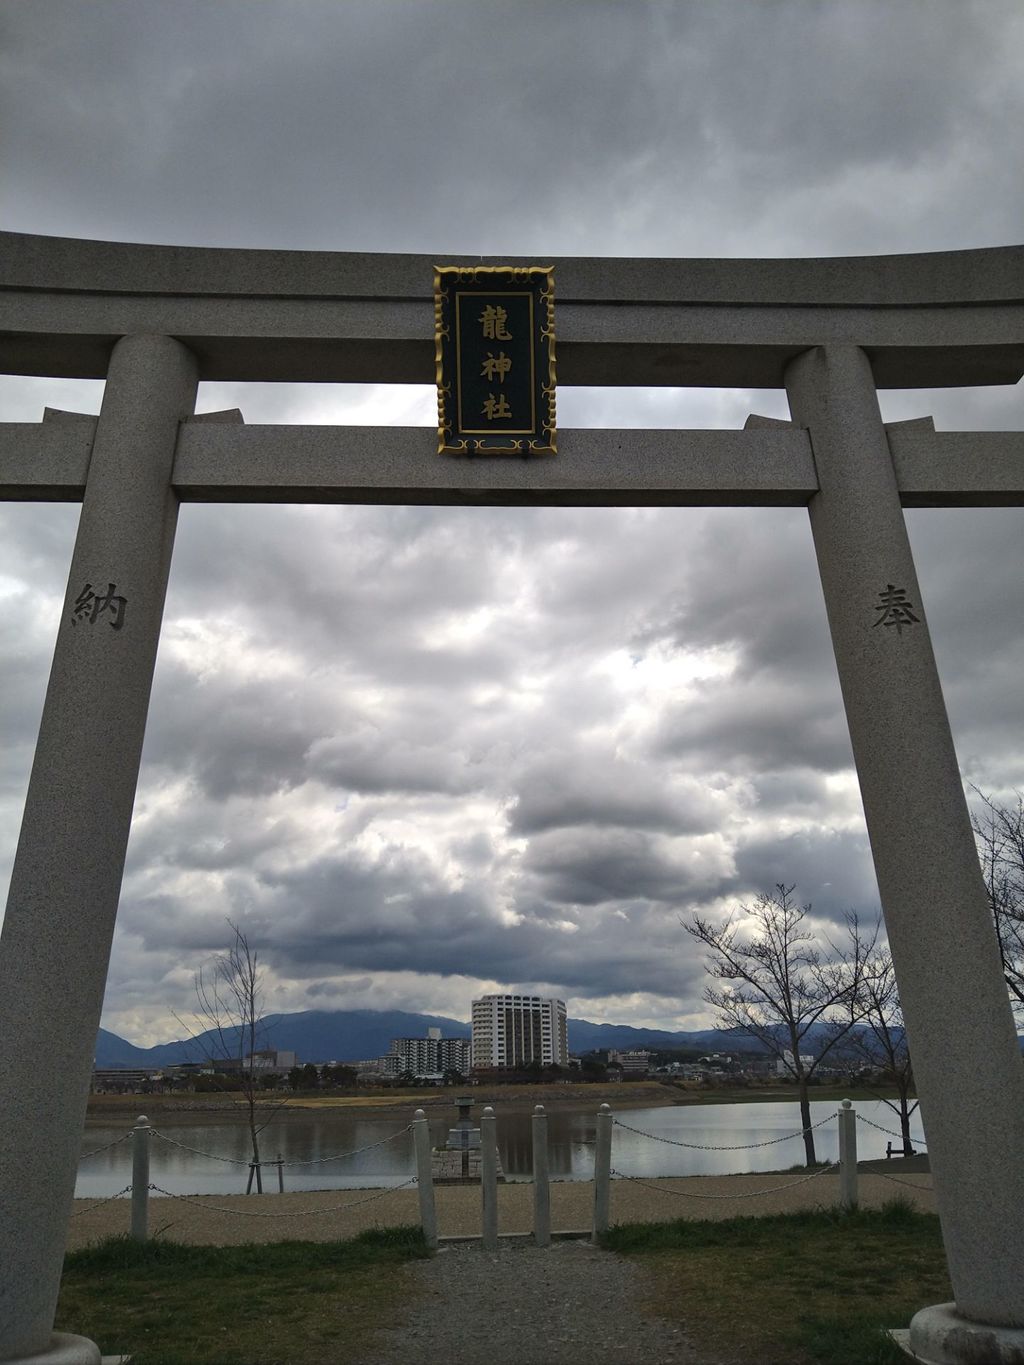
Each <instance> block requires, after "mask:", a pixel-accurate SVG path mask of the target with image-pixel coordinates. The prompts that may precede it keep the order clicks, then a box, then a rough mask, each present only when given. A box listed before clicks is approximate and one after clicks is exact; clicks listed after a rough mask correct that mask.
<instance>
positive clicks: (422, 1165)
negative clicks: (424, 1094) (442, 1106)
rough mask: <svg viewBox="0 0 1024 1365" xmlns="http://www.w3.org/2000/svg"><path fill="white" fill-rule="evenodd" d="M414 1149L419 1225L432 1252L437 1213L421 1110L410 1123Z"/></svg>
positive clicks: (423, 1115)
mask: <svg viewBox="0 0 1024 1365" xmlns="http://www.w3.org/2000/svg"><path fill="white" fill-rule="evenodd" d="M412 1135H413V1142H414V1144H415V1147H416V1187H417V1190H418V1191H419V1196H420V1224H421V1226H422V1228H423V1237H424V1240H425V1241H426V1244H427V1246H428V1247H430V1249H431V1250H432V1251H436V1250H437V1211H436V1210H435V1208H434V1180H433V1176H432V1174H431V1170H430V1126H429V1124H428V1123H427V1116H426V1114H425V1113H424V1112H423V1110H422V1109H417V1110H416V1113H415V1115H414V1116H413V1121H412Z"/></svg>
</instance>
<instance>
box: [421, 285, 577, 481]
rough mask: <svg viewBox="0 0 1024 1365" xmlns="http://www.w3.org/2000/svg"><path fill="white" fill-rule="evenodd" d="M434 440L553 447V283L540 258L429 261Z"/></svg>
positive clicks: (447, 448)
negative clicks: (527, 261) (534, 262)
mask: <svg viewBox="0 0 1024 1365" xmlns="http://www.w3.org/2000/svg"><path fill="white" fill-rule="evenodd" d="M434 340H435V348H436V349H435V353H436V359H437V448H438V451H439V452H442V453H443V452H449V453H451V454H457V455H553V454H554V453H555V289H554V272H553V271H552V270H551V269H550V268H549V267H546V266H513V265H501V266H493V265H486V266H485V265H476V266H474V265H466V266H448V265H441V266H435V268H434Z"/></svg>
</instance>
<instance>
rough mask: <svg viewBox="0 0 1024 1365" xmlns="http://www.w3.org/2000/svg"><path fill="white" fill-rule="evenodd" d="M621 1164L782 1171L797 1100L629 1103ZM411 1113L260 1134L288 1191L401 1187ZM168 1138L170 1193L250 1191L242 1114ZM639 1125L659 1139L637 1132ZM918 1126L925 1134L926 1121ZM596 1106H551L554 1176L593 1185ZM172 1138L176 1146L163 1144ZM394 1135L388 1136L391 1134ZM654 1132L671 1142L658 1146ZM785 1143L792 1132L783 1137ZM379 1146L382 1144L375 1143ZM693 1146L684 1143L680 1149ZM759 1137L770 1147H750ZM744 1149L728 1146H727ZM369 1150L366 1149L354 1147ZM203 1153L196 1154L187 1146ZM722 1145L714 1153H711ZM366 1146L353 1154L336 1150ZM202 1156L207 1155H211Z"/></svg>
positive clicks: (795, 1143) (97, 1163)
mask: <svg viewBox="0 0 1024 1365" xmlns="http://www.w3.org/2000/svg"><path fill="white" fill-rule="evenodd" d="M856 1109H857V1111H858V1113H859V1114H861V1115H862V1116H864V1117H866V1118H869V1119H873V1120H874V1121H875V1122H876V1123H878V1124H881V1125H882V1127H883V1128H887V1129H890V1130H892V1129H894V1128H895V1127H896V1120H895V1115H894V1114H893V1113H892V1111H891V1110H890V1109H889V1108H888V1107H887V1106H886V1105H884V1104H883V1103H882V1102H881V1101H874V1102H862V1103H858V1104H857V1105H856ZM495 1110H496V1113H497V1116H498V1146H499V1149H500V1153H501V1162H502V1166H503V1168H504V1171H505V1175H506V1178H507V1179H509V1180H525V1179H529V1177H530V1172H531V1170H532V1163H533V1142H532V1130H531V1115H530V1114H529V1113H528V1112H513V1111H509V1112H507V1113H506V1112H503V1110H502V1107H501V1105H500V1103H499V1104H496V1105H495ZM453 1114H454V1110H450V1109H447V1108H446V1109H444V1110H442V1111H441V1112H440V1113H439V1114H437V1115H432V1116H431V1117H430V1120H429V1126H430V1138H431V1142H432V1143H433V1144H434V1145H435V1146H443V1145H444V1142H445V1140H446V1138H447V1136H448V1130H449V1129H450V1128H451V1126H452V1123H453V1121H454V1119H453ZM616 1117H617V1119H618V1120H619V1123H618V1124H617V1126H616V1128H615V1132H614V1137H613V1141H612V1162H613V1164H614V1165H615V1167H616V1168H617V1169H618V1170H620V1171H623V1172H624V1173H626V1174H629V1175H641V1176H668V1175H722V1174H729V1173H731V1172H736V1171H770V1170H784V1169H786V1168H787V1167H789V1166H794V1165H797V1164H798V1163H801V1162H803V1160H804V1147H803V1140H802V1139H801V1138H800V1137H799V1136H796V1137H793V1136H790V1135H791V1134H793V1133H794V1132H796V1131H797V1130H798V1129H799V1127H800V1117H799V1110H798V1108H797V1106H796V1104H794V1103H790V1102H784V1101H774V1102H771V1103H765V1104H708V1105H692V1106H685V1107H684V1106H666V1107H663V1108H656V1109H624V1110H622V1111H621V1112H619V1113H618V1114H617V1115H616ZM410 1118H411V1114H410V1115H409V1116H408V1117H406V1116H402V1117H400V1118H380V1117H376V1118H369V1117H360V1116H359V1115H357V1114H353V1113H351V1112H345V1111H338V1112H333V1113H332V1112H330V1111H324V1110H319V1111H314V1110H298V1109H295V1110H291V1111H288V1110H286V1111H284V1112H283V1113H282V1114H281V1116H280V1117H278V1118H275V1119H274V1120H273V1121H272V1122H271V1123H270V1124H269V1125H268V1126H267V1128H266V1129H265V1130H264V1132H263V1134H262V1135H261V1138H260V1145H261V1154H262V1157H263V1159H264V1161H273V1160H275V1159H276V1158H277V1156H278V1154H280V1156H281V1157H282V1158H283V1159H284V1161H285V1162H286V1163H297V1164H292V1165H287V1164H286V1166H285V1189H287V1190H304V1189H305V1190H325V1189H359V1188H366V1187H371V1186H379V1187H383V1186H388V1185H400V1184H402V1183H403V1182H404V1181H406V1180H408V1179H409V1177H410V1176H411V1175H412V1174H413V1171H414V1167H415V1162H414V1158H413V1147H412V1134H411V1133H410V1132H409V1131H408V1123H409V1119H410ZM811 1122H812V1123H815V1124H817V1123H819V1122H821V1126H820V1127H819V1128H817V1130H816V1132H815V1142H816V1147H817V1155H818V1157H819V1159H822V1160H828V1161H835V1160H837V1159H838V1150H839V1139H838V1130H837V1124H836V1106H835V1105H834V1104H833V1103H831V1102H824V1101H819V1102H816V1103H814V1104H812V1105H811ZM130 1127H131V1125H130V1124H129V1123H125V1124H124V1125H123V1126H121V1125H117V1126H115V1125H112V1124H90V1125H89V1127H88V1129H87V1130H86V1133H85V1137H84V1140H83V1143H82V1151H83V1153H86V1152H89V1151H91V1150H93V1149H96V1148H100V1147H102V1146H103V1145H104V1144H105V1143H108V1142H113V1141H115V1139H117V1138H121V1137H123V1136H124V1134H125V1133H126V1132H127V1131H129V1129H130ZM154 1127H155V1128H156V1129H157V1130H158V1131H159V1132H160V1133H162V1134H164V1135H165V1138H157V1137H154V1138H153V1140H152V1143H151V1171H150V1179H151V1181H152V1182H153V1184H155V1185H158V1186H160V1187H161V1188H162V1189H164V1190H167V1191H169V1192H170V1193H172V1194H241V1193H243V1192H244V1190H245V1185H246V1180H247V1178H248V1173H249V1168H248V1163H249V1158H250V1149H249V1138H248V1133H247V1130H246V1128H245V1126H244V1125H243V1124H242V1123H240V1122H237V1121H230V1120H229V1121H225V1122H215V1123H210V1122H199V1121H195V1120H188V1119H185V1120H183V1119H182V1118H181V1117H180V1116H178V1117H175V1118H172V1117H168V1118H167V1119H165V1120H156V1119H155V1120H154ZM857 1127H858V1133H857V1144H858V1155H859V1156H860V1157H861V1158H862V1159H868V1158H873V1157H881V1156H884V1155H885V1146H886V1142H887V1141H888V1140H889V1138H888V1136H887V1134H885V1133H883V1132H880V1131H878V1130H877V1129H875V1128H872V1127H870V1126H869V1125H867V1124H865V1123H859V1124H858V1126H857ZM631 1129H638V1130H641V1131H642V1132H643V1133H644V1134H650V1135H652V1136H651V1137H647V1136H640V1135H639V1134H638V1133H635V1132H632V1131H630V1130H631ZM912 1131H913V1134H914V1137H915V1140H916V1141H917V1142H921V1141H923V1139H922V1138H921V1126H920V1119H919V1117H918V1116H917V1115H915V1117H914V1122H913V1125H912ZM595 1133H596V1105H595V1106H594V1107H593V1108H589V1107H588V1110H587V1111H584V1112H580V1111H579V1110H566V1109H563V1110H558V1109H552V1110H549V1112H548V1152H549V1156H548V1160H549V1165H550V1170H551V1175H552V1178H554V1179H558V1180H589V1179H590V1178H591V1177H592V1175H593V1168H594V1146H593V1144H594V1138H595ZM166 1139H170V1141H168V1140H166ZM385 1139H391V1140H390V1141H385ZM656 1139H668V1141H658V1140H656ZM777 1139H783V1140H781V1141H779V1140H777ZM378 1144H380V1145H378ZM683 1144H685V1145H683ZM751 1144H761V1145H753V1146H752V1145H751ZM730 1147H733V1148H737V1149H739V1150H733V1151H729V1150H721V1149H722V1148H730ZM364 1148H365V1149H369V1150H358V1151H357V1149H364ZM188 1149H194V1150H188ZM713 1149H714V1150H713ZM352 1151H357V1154H356V1155H354V1156H349V1157H346V1158H345V1159H344V1160H334V1159H326V1158H335V1157H337V1155H338V1154H339V1153H346V1152H352ZM204 1154H205V1155H204ZM131 1165H132V1155H131V1141H130V1140H129V1141H125V1142H121V1143H119V1144H118V1145H117V1146H115V1147H111V1148H109V1149H108V1150H107V1151H104V1152H99V1153H98V1154H97V1155H96V1156H94V1157H88V1158H86V1159H84V1160H83V1161H82V1163H81V1165H80V1167H79V1177H78V1183H77V1186H76V1190H75V1193H76V1194H77V1195H78V1196H79V1197H80V1198H89V1199H101V1198H105V1197H106V1196H108V1195H111V1194H114V1193H115V1192H116V1191H118V1190H120V1189H123V1188H124V1186H125V1185H127V1184H129V1183H130V1181H131ZM263 1181H264V1188H265V1189H267V1190H276V1189H277V1171H276V1169H274V1168H273V1167H264V1172H263Z"/></svg>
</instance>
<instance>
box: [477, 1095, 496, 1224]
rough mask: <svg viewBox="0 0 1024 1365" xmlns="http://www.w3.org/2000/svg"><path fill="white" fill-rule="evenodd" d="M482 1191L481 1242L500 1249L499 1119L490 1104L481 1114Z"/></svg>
mask: <svg viewBox="0 0 1024 1365" xmlns="http://www.w3.org/2000/svg"><path fill="white" fill-rule="evenodd" d="M480 1193H481V1197H482V1201H483V1225H482V1227H481V1242H482V1244H483V1248H484V1250H485V1251H497V1249H498V1142H497V1121H496V1119H495V1117H494V1110H493V1109H492V1108H491V1106H490V1105H488V1106H487V1108H486V1109H485V1110H484V1112H483V1113H482V1114H481V1116H480Z"/></svg>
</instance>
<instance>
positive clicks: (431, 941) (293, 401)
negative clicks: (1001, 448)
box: [0, 0, 1024, 1044]
mask: <svg viewBox="0 0 1024 1365" xmlns="http://www.w3.org/2000/svg"><path fill="white" fill-rule="evenodd" d="M0 12H2V16H3V33H2V35H0V128H2V130H3V134H2V143H0V157H2V162H0V164H2V196H0V214H2V221H0V225H2V226H3V227H4V228H6V229H10V230H16V231H21V232H34V233H46V234H54V235H64V236H73V237H92V238H102V239H111V240H124V241H137V242H164V243H174V244H185V245H203V246H248V247H301V248H313V249H323V250H346V251H347V250H351V251H373V250H382V251H410V252H423V253H438V254H442V253H444V254H455V255H458V254H460V253H464V254H465V255H466V256H467V258H468V257H473V256H477V255H480V254H484V255H507V256H510V257H515V258H517V259H521V260H522V261H524V262H537V263H544V262H545V261H546V259H547V258H548V257H552V256H573V255H609V256H754V257H757V256H831V255H851V254H855V255H856V254H876V253H884V252H896V251H901V252H902V251H907V252H909V251H934V250H948V249H954V248H966V247H977V246H999V245H1006V244H1009V243H1015V242H1019V241H1021V240H1022V237H1024V230H1022V229H1024V175H1022V164H1021V154H1020V147H1021V138H1020V132H1021V128H1022V126H1024V10H1022V8H1021V6H1020V4H1019V3H1018V0H1006V3H998V2H997V0H994V2H992V3H983V2H978V3H972V2H971V0H900V3H899V4H894V3H893V0H879V2H878V3H872V0H829V3H827V4H823V3H821V0H750V2H747V0H679V2H678V3H674V4H647V3H643V2H642V0H621V3H615V2H602V0H591V2H590V3H573V2H572V0H543V2H542V3H532V2H529V0H517V3H512V0H505V2H504V3H493V0H464V2H463V3H458V2H453V3H438V0H416V2H415V3H403V2H402V0H386V2H385V0H348V2H346V0H330V2H328V0H324V2H323V3H313V2H312V0H294V2H293V3H286V0H175V2H174V3H167V0H65V2H60V0H32V3H31V4H27V3H24V2H23V0H8V3H6V4H4V5H3V6H2V7H0ZM100 397H101V385H99V384H97V383H87V382H66V381H56V380H47V379H39V380H32V381H27V380H24V379H14V378H7V377H4V378H2V379H0V417H2V419H3V420H7V421H35V420H38V419H39V417H40V416H41V413H42V408H43V405H44V404H49V405H51V406H56V407H63V408H71V409H77V410H80V411H89V412H95V411H98V407H99V402H100ZM882 401H883V414H884V416H885V417H886V418H887V419H890V420H891V419H896V418H901V417H912V416H921V415H925V414H929V413H930V414H932V415H933V416H934V417H935V420H936V424H937V425H938V426H939V427H940V428H945V429H953V430H955V429H980V428H1020V427H1021V426H1022V425H1024V421H1022V418H1024V403H1022V392H1021V386H1017V387H1016V388H993V389H980V390H970V391H968V390H962V391H958V390H946V391H942V392H934V393H932V392H927V393H925V392H900V393H888V394H884V395H883V399H882ZM229 406H238V407H240V408H241V409H242V411H243V413H244V414H245V417H246V419H247V420H249V421H251V422H267V421H280V422H360V423H364V422H381V423H388V424H399V425H403V424H406V425H407V424H417V425H418V424H422V425H432V424H433V422H434V419H435V414H436V405H435V399H434V394H433V391H432V389H429V388H419V387H415V388H413V387H409V388H394V389H386V388H383V387H375V388H373V387H356V386H324V387H318V386H313V385H306V386H286V385H280V386H273V385H261V386H256V385H253V386H248V385H237V384H233V385H224V384H210V385H204V386H202V389H201V392H200V404H199V408H200V410H201V411H204V410H214V409H217V408H224V407H229ZM558 409H559V421H560V424H561V425H563V426H582V425H590V426H644V425H647V426H663V427H673V426H675V427H687V426H689V427H711V426H716V427H719V426H720V427H739V426H742V424H743V421H744V419H745V417H746V416H747V414H748V413H749V412H751V411H758V412H763V413H768V414H771V415H776V416H784V415H786V407H785V399H784V395H782V394H781V393H775V392H769V393H750V392H748V391H738V390H718V391H707V390H690V391H686V390H672V389H663V390H633V391H629V390H618V391H616V390H608V391H605V392H597V391H589V390H588V391H584V390H570V389H567V388H564V387H563V388H561V389H560V390H559V396H558ZM77 516H78V508H77V506H64V505H29V504H5V505H0V890H2V891H3V892H4V894H5V893H6V884H7V879H8V877H9V873H10V865H11V860H12V858H13V854H14V848H15V844H16V840H17V833H18V826H19V823H20V818H21V810H22V805H23V802H24V796H25V787H26V783H27V780H28V771H29V765H30V762H31V756H32V749H33V744H34V740H35V732H36V727H37V724H38V718H39V713H40V709H41V706H42V698H43V692H44V689H45V685H46V678H47V674H48V670H49V662H50V655H51V651H52V648H53V641H54V636H55V632H56V626H57V615H58V612H59V610H60V606H61V602H62V599H63V593H64V587H65V579H66V575H67V570H68V564H69V560H70V555H71V550H72V545H73V540H74V535H75V529H76V523H77ZM908 520H909V524H910V531H911V537H912V540H913V546H914V551H915V554H916V556H917V562H918V571H919V576H920V578H921V582H922V590H923V593H924V598H925V606H926V608H927V611H928V616H929V620H930V624H931V628H932V633H933V638H934V642H935V647H936V651H937V653H938V658H939V666H940V670H941V672H942V677H943V682H944V686H945V689H946V697H947V702H948V706H949V710H950V715H951V719H952V723H953V728H954V733H955V738H956V741H957V746H958V752H959V756H960V762H961V767H962V770H963V774H964V777H965V779H966V780H968V781H970V782H973V783H976V784H978V785H979V786H981V787H982V788H984V789H985V790H987V791H992V792H995V793H996V794H997V795H1002V796H1007V795H1009V794H1010V793H1011V792H1012V790H1013V789H1014V788H1015V787H1024V727H1022V724H1021V720H1022V716H1021V695H1022V679H1024V575H1022V572H1021V570H1022V566H1024V535H1022V532H1024V512H1022V511H1020V510H1018V509H1010V510H969V511H968V510H965V511H917V512H912V513H910V514H909V516H908ZM780 880H783V881H786V882H795V883H796V884H797V894H798V896H799V897H800V899H801V900H804V901H809V902H811V903H812V904H813V907H814V915H815V919H816V923H817V924H818V926H819V927H820V928H821V930H822V931H823V932H828V931H829V929H830V926H831V924H832V923H833V921H835V920H836V919H837V918H841V916H842V913H843V911H844V910H846V909H847V908H855V909H857V910H858V911H859V912H860V913H861V914H862V915H867V916H871V915H873V914H874V913H875V912H876V909H877V890H876V887H875V882H874V876H873V872H872V867H871V860H870V855H869V851H868V847H867V839H866V834H865V829H864V822H863V815H862V811H861V805H860V799H859V794H858V790H857V784H856V778H855V775H854V773H853V769H852V759H851V753H850V746H849V741H848V738H847V734H846V727H845V721H844V718H843V714H842V707H841V701H840V695H839V688H838V683H837V681H836V677H835V668H834V662H833V659H832V654H831V647H830V643H829V638H828V632H827V627H826V622H825V614H824V608H823V604H822V598H821V592H820V588H819V585H818V580H817V573H816V569H815V565H814V558H813V553H812V547H811V539H810V533H809V530H808V525H807V515H806V512H804V511H803V510H802V509H780V510H775V509H768V510H763V511H748V510H742V509H740V510H737V509H728V510H727V509H693V510H690V509H657V510H631V509H581V510H574V509H545V510H519V509H454V510H452V509H445V508H398V507H383V508H374V507H352V508H347V507H314V508H303V507H244V506H243V507H227V506H208V507H203V506H196V505H189V506H187V507H185V508H184V509H183V511H182V516H181V520H180V525H179V532H178V540H177V544H176V549H175V557H174V564H173V569H172V574H171V583H170V591H169V596H168V601H167V609H166V615H165V620H164V630H163V638H162V644H161V649H160V656H159V661H158V665H157V675H156V682H155V687H154V693H153V702H152V707H151V711H150V720H149V728H148V731H147V738H146V747H145V753H144V757H143V768H142V776H141V781H140V788H139V796H138V800H137V803H136V812H135V821H134V825H133V831H132V837H131V842H130V846H129V855H128V868H127V873H126V877H125V883H124V889H123V895H122V901H121V910H120V915H119V920H118V930H117V935H116V939H115V946H114V954H113V960H112V964H111V973H110V979H109V983H108V989H107V998H106V1008H105V1013H104V1024H105V1025H106V1026H107V1027H108V1028H111V1029H113V1030H114V1031H115V1032H117V1033H120V1034H122V1035H124V1036H126V1037H128V1038H130V1039H131V1040H132V1041H134V1042H137V1043H142V1044H146V1043H152V1042H157V1041H163V1040H165V1039H167V1038H168V1037H171V1036H175V1035H176V1034H177V1033H179V1032H180V1028H179V1027H178V1026H177V1025H176V1024H175V1022H174V1019H173V1017H172V1011H179V1012H180V1011H182V1010H187V1008H188V1006H189V1003H190V998H191V990H192V974H193V971H194V969H195V968H196V967H198V966H199V964H200V963H201V962H202V960H203V959H204V957H206V956H207V955H208V954H210V953H211V952H213V951H215V950H217V949H218V948H221V947H223V946H224V944H225V941H226V940H225V918H226V917H227V916H231V917H232V918H234V919H236V920H237V921H238V922H239V923H240V924H242V925H243V926H244V927H245V928H246V929H247V931H248V933H249V935H250V938H251V939H252V941H253V943H254V944H255V945H256V946H258V947H259V949H260V951H261V953H262V955H263V958H264V961H265V963H266V964H267V967H268V969H269V977H268V988H269V989H268V1002H267V1003H268V1008H269V1009H275V1010H276V1009H280V1010H300V1009H307V1008H356V1007H359V1008H367V1007H369V1008H390V1007H398V1008H406V1009H413V1010H425V1011H431V1012H437V1013H443V1014H448V1015H452V1016H454V1017H458V1018H463V1019H464V1018H467V1017H468V1013H469V1004H470V1000H471V999H472V997H473V996H474V995H476V994H479V993H481V992H483V991H485V990H494V989H505V988H515V989H520V988H523V989H525V988H537V989H540V990H542V991H544V992H551V993H554V994H558V995H560V996H562V997H564V998H565V999H566V1000H567V1002H568V1005H569V1011H570V1013H571V1014H572V1015H575V1016H582V1017H585V1018H589V1019H593V1020H609V1021H613V1022H623V1023H637V1024H656V1025H659V1026H662V1027H675V1028H687V1027H698V1026H703V1025H704V1024H706V1023H708V1022H710V1016H709V1015H708V1014H707V1013H706V1011H705V1008H704V1006H703V1005H702V1003H701V999H700V994H701V988H702V985H703V967H702V963H701V960H700V958H699V957H697V956H695V953H694V948H693V946H692V945H691V943H690V941H689V940H688V939H687V937H686V935H685V934H684V933H683V931H682V929H681V928H680V925H679V919H680V917H685V916H686V915H688V914H690V913H691V912H692V911H693V910H695V909H698V910H700V911H702V912H703V913H706V914H709V915H712V916H717V915H723V914H725V913H727V912H728V910H729V908H730V907H733V906H736V905H737V904H740V903H742V902H744V901H747V902H749V901H750V900H751V899H752V897H753V896H754V895H755V894H756V893H757V891H758V890H760V889H763V888H768V887H771V886H772V885H773V884H774V883H775V882H778V881H780Z"/></svg>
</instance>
